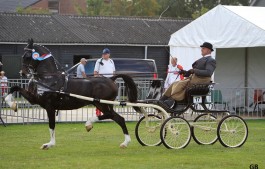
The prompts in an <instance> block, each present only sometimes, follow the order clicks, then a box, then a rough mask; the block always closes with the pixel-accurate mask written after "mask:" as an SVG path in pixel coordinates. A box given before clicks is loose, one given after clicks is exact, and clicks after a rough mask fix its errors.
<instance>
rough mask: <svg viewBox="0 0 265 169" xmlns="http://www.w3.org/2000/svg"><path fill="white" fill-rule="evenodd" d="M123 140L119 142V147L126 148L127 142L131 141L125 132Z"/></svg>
mask: <svg viewBox="0 0 265 169" xmlns="http://www.w3.org/2000/svg"><path fill="white" fill-rule="evenodd" d="M124 136H125V140H124V142H123V143H121V145H120V148H127V146H128V144H129V143H130V142H131V137H130V135H128V134H125V135H124Z"/></svg>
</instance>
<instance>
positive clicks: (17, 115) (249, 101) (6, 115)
mask: <svg viewBox="0 0 265 169" xmlns="http://www.w3.org/2000/svg"><path fill="white" fill-rule="evenodd" d="M135 82H136V84H137V88H138V93H139V94H138V99H139V100H144V99H145V97H146V95H147V94H148V91H149V87H150V84H151V81H150V80H139V81H135ZM27 83H28V79H10V80H8V88H7V90H6V91H1V92H8V90H9V88H10V87H11V86H14V85H19V86H21V87H26V86H27ZM117 85H118V86H119V94H118V96H117V100H123V99H124V98H126V94H125V87H124V82H123V81H117ZM216 89H218V90H216ZM3 94H4V93H3ZM264 94H265V88H259V89H254V88H221V86H220V85H219V86H218V85H216V86H215V90H213V91H212V93H211V96H208V97H207V102H208V104H209V106H211V107H212V108H214V109H219V110H222V109H227V110H229V111H230V112H231V113H234V114H238V115H240V116H243V117H244V118H264V113H265V99H264ZM14 97H15V100H16V102H17V103H18V106H19V109H18V111H17V112H14V111H13V110H11V109H10V108H9V107H8V105H7V104H6V103H5V101H4V99H3V97H2V94H1V95H0V98H1V108H0V112H1V116H0V117H1V118H2V119H3V121H4V122H5V123H23V124H26V123H35V122H48V117H47V114H46V111H45V110H44V109H43V108H41V107H40V106H38V105H31V104H30V103H29V102H28V101H27V100H26V99H24V98H23V97H21V96H20V94H18V93H15V94H14ZM114 108H115V111H116V112H118V113H119V114H120V115H122V116H123V117H124V118H125V119H126V121H137V120H139V118H140V114H139V113H136V112H135V111H134V110H133V108H131V107H121V106H114ZM95 115H96V114H95V107H94V106H93V105H89V106H85V107H83V108H80V109H77V110H67V111H63V110H62V111H59V112H58V116H56V120H57V122H85V121H87V119H88V118H89V117H92V116H95ZM0 124H1V121H0Z"/></svg>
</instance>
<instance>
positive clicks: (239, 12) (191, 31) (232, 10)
mask: <svg viewBox="0 0 265 169" xmlns="http://www.w3.org/2000/svg"><path fill="white" fill-rule="evenodd" d="M205 41H207V42H210V43H212V44H213V46H214V48H215V51H214V52H213V53H212V54H213V57H215V58H216V61H217V68H216V71H215V74H214V81H215V82H218V83H220V85H222V87H224V88H230V87H232V88H234V87H255V88H256V87H263V88H265V7H247V6H222V5H218V6H216V7H215V8H213V9H212V10H210V11H209V12H207V13H205V14H204V15H202V16H201V17H199V18H197V19H196V20H194V21H193V22H191V23H190V24H188V25H187V26H185V27H183V28H182V29H180V30H179V31H177V32H175V33H174V34H172V35H171V38H170V41H169V46H170V53H171V55H172V56H177V57H178V63H180V64H181V65H182V66H183V67H184V69H186V70H188V69H190V68H191V64H192V63H193V62H194V61H195V60H197V59H198V58H200V57H202V56H201V52H200V47H199V46H200V45H201V44H202V43H203V42H205Z"/></svg>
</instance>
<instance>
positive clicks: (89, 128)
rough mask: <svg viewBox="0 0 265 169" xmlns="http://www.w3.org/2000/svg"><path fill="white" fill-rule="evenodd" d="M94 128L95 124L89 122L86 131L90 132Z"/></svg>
mask: <svg viewBox="0 0 265 169" xmlns="http://www.w3.org/2000/svg"><path fill="white" fill-rule="evenodd" d="M92 128H93V125H92V124H89V125H87V126H86V131H87V132H90V130H92Z"/></svg>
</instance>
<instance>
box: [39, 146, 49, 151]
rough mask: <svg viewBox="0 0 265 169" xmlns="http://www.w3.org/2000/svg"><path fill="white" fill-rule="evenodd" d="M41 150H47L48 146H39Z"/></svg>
mask: <svg viewBox="0 0 265 169" xmlns="http://www.w3.org/2000/svg"><path fill="white" fill-rule="evenodd" d="M40 149H41V150H48V149H49V146H48V145H42V146H41V147H40Z"/></svg>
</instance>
